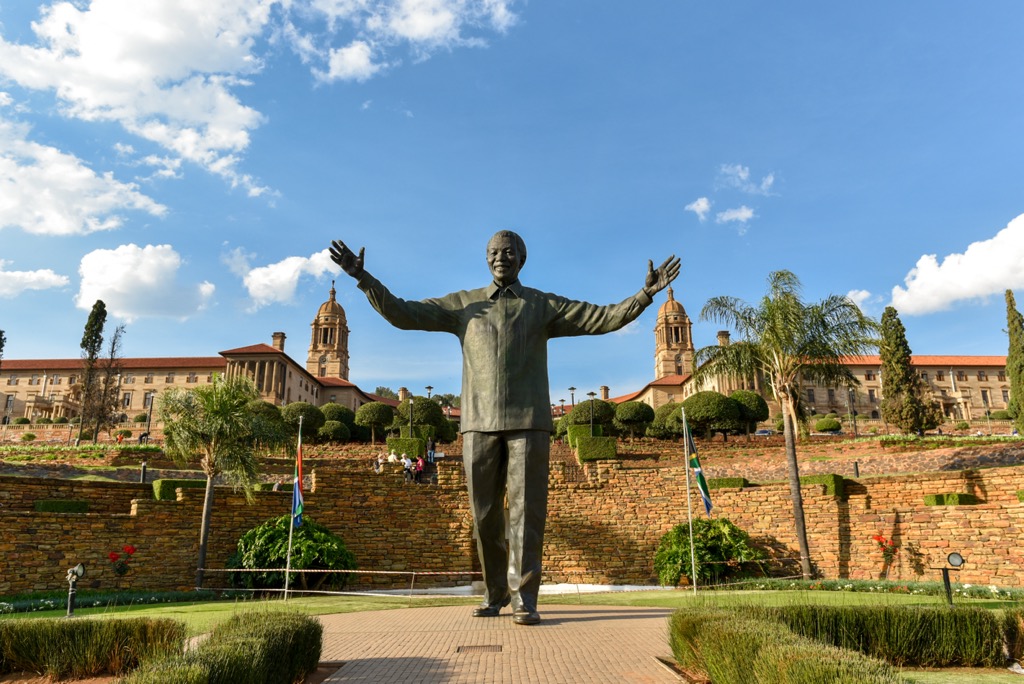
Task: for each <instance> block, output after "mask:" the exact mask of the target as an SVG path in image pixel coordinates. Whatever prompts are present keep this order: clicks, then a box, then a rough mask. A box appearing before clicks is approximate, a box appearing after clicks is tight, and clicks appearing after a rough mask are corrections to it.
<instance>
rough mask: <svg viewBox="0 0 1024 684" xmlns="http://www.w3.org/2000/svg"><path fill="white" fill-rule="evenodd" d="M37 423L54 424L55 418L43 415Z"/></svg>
mask: <svg viewBox="0 0 1024 684" xmlns="http://www.w3.org/2000/svg"><path fill="white" fill-rule="evenodd" d="M36 423H37V424H38V425H53V419H52V418H47V417H46V416H43V417H42V418H40V419H39V420H37V421H36Z"/></svg>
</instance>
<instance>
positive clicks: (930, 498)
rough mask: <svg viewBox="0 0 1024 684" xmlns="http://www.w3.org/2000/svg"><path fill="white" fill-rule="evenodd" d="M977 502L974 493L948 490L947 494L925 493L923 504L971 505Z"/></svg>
mask: <svg viewBox="0 0 1024 684" xmlns="http://www.w3.org/2000/svg"><path fill="white" fill-rule="evenodd" d="M977 503H979V500H978V497H976V496H975V495H974V494H966V493H964V492H950V493H949V494H925V496H924V505H925V506H973V505H974V504H977Z"/></svg>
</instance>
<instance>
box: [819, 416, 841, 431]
mask: <svg viewBox="0 0 1024 684" xmlns="http://www.w3.org/2000/svg"><path fill="white" fill-rule="evenodd" d="M830 416H831V414H830V415H829V416H825V417H824V418H822V419H821V420H819V421H818V422H816V423H815V424H814V429H815V430H817V431H818V432H839V431H840V430H842V429H843V424H842V423H840V422H839V421H838V420H837V419H836V417H835V416H831V417H830Z"/></svg>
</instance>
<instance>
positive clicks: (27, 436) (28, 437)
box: [21, 432, 36, 442]
mask: <svg viewBox="0 0 1024 684" xmlns="http://www.w3.org/2000/svg"><path fill="white" fill-rule="evenodd" d="M21 441H22V442H34V441H36V433H34V432H25V433H23V434H22V435H21Z"/></svg>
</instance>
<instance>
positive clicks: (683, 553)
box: [654, 518, 765, 587]
mask: <svg viewBox="0 0 1024 684" xmlns="http://www.w3.org/2000/svg"><path fill="white" fill-rule="evenodd" d="M693 550H694V553H693V556H691V554H690V526H689V525H688V524H686V523H682V524H680V525H676V526H675V527H673V528H672V529H671V530H670V531H669V532H668V533H667V534H665V535H664V536H663V537H662V538H661V541H660V542H659V544H658V550H657V551H656V552H655V554H654V571H655V572H656V573H657V574H658V582H659V583H660V584H661V585H662V586H669V587H674V586H676V585H677V584H679V582H680V580H681V578H682V577H684V576H685V577H687V578H690V580H691V581H692V580H693V577H692V575H693V572H694V570H693V562H692V561H691V558H692V557H695V558H696V572H697V579H698V580H700V581H701V582H709V581H711V582H719V581H721V580H722V579H724V578H726V577H729V576H730V575H736V574H739V573H741V572H742V570H743V565H742V564H743V563H751V562H756V561H759V560H762V559H764V558H765V554H764V552H763V551H762V550H761V549H759V548H757V547H755V546H754V545H753V542H751V540H750V536H749V535H747V533H746V532H744V531H743V530H741V529H740V528H739V527H737V526H736V525H735V524H733V523H732V522H731V521H730V520H729V519H728V518H695V519H694V520H693Z"/></svg>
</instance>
